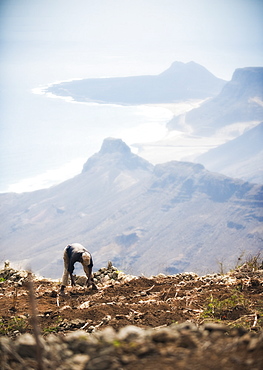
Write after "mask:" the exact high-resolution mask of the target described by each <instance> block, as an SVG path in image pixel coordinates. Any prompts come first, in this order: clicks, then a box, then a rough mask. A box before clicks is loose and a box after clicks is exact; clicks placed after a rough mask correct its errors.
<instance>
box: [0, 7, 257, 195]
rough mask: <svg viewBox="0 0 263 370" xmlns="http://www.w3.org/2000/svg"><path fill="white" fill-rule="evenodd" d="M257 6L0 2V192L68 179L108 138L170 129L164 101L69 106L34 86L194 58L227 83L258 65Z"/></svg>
mask: <svg viewBox="0 0 263 370" xmlns="http://www.w3.org/2000/svg"><path fill="white" fill-rule="evenodd" d="M262 10H263V3H262V2H261V1H257V0H241V1H240V0H231V1H229V0H227V1H224V0H223V1H222V0H220V1H219V0H215V1H213V7H211V1H210V0H200V1H198V2H196V1H195V0H187V1H185V2H181V1H176V0H175V1H171V0H162V1H161V0H152V1H148V0H140V1H139V0H132V1H131V0H128V1H125V2H123V1H120V0H113V1H111V2H109V1H108V0H107V1H106V0H98V1H96V2H94V1H90V0H85V1H84V0H76V1H71V0H63V1H61V0H46V1H45V2H36V1H35V0H21V1H19V2H17V1H16V0H2V1H1V3H0V18H1V19H0V27H1V29H0V31H1V32H0V41H1V53H0V68H1V69H0V73H1V76H0V77H1V90H0V115H1V116H0V135H1V139H0V140H1V142H0V148H1V149H0V168H1V176H0V191H1V192H5V191H16V192H21V191H31V190H35V189H39V188H42V187H48V186H50V185H52V184H55V183H58V182H61V181H64V180H65V179H67V178H70V177H72V176H74V175H75V174H77V173H79V172H80V171H81V168H82V165H83V163H84V162H85V161H86V160H87V159H88V158H89V157H90V156H91V155H92V154H94V153H95V152H97V151H98V150H99V149H100V146H101V144H102V141H103V139H104V138H105V137H108V136H113V137H120V138H122V139H123V140H124V141H125V142H126V143H127V144H129V145H132V144H133V143H145V142H148V143H149V142H155V141H156V140H159V139H162V138H163V137H166V136H167V131H166V129H165V123H166V122H167V121H169V119H170V118H171V116H172V113H171V111H170V110H169V109H166V108H164V107H149V106H136V107H132V106H129V107H127V106H126V107H123V106H112V105H94V104H89V105H83V104H74V103H69V102H67V101H65V100H62V99H52V98H50V97H47V96H45V95H40V94H35V93H34V91H32V90H34V89H36V88H40V87H41V86H43V85H47V84H50V83H54V82H55V81H57V80H68V79H74V78H91V77H104V76H128V75H145V74H158V73H161V72H163V71H164V70H165V69H167V68H169V66H170V65H171V63H172V62H174V61H182V62H188V61H190V60H194V61H195V62H197V63H199V64H201V65H203V66H204V67H206V68H207V69H208V70H209V71H211V72H212V73H213V74H215V75H216V76H217V77H220V78H224V79H226V80H230V79H231V76H232V73H233V72H234V70H235V69H236V68H240V67H246V66H260V65H262V61H263V55H262V50H263V47H262V40H263V36H262V35H263V32H262V31H263V30H262V18H261V14H262ZM168 138H169V137H168ZM188 146H189V145H188ZM133 150H136V148H135V147H133ZM154 150H155V154H154V155H155V156H156V149H154ZM166 153H167V152H166ZM139 154H140V153H139ZM157 154H158V153H157ZM186 154H187V153H186ZM169 155H170V154H169ZM172 155H173V153H171V155H170V157H171V158H172ZM158 156H159V158H160V159H159V160H160V161H164V160H165V156H166V154H165V155H164V153H163V152H161V151H160V152H159V154H158V155H157V157H158ZM180 156H181V157H183V156H184V153H181V154H180ZM148 159H149V160H152V161H156V159H154V158H153V156H152V155H149V158H148ZM157 159H158V158H157ZM174 159H180V158H179V153H178V158H174Z"/></svg>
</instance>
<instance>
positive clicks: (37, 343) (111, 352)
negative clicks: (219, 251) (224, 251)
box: [0, 258, 263, 370]
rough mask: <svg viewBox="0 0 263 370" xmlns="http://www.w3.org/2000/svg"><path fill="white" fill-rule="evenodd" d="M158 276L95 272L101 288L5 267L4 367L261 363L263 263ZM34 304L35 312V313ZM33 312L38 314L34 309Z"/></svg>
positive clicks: (0, 328) (0, 290) (0, 352)
mask: <svg viewBox="0 0 263 370" xmlns="http://www.w3.org/2000/svg"><path fill="white" fill-rule="evenodd" d="M256 261H257V259H256V258H254V259H251V260H250V262H249V263H246V264H243V265H241V267H239V268H236V269H235V270H233V271H231V272H229V273H227V274H213V275H205V276H198V275H197V274H195V273H192V272H189V273H187V272H186V273H181V274H176V275H167V276H166V275H157V276H152V277H150V278H146V277H144V276H137V277H135V276H131V275H126V274H124V273H123V272H120V271H118V270H117V269H116V268H115V267H113V266H112V264H111V263H109V264H108V266H107V267H105V268H102V269H100V270H99V271H97V272H95V274H94V277H95V280H96V283H97V286H98V290H97V291H94V290H90V289H88V288H85V287H84V286H83V285H84V284H85V278H84V277H77V281H78V285H77V286H76V287H75V288H71V287H68V288H67V290H66V293H65V295H63V296H62V295H60V294H59V282H58V281H54V280H49V279H42V278H37V277H33V278H32V275H31V274H29V273H28V272H26V271H16V270H14V269H12V268H11V267H9V266H8V265H7V266H6V267H5V268H4V269H3V270H2V271H0V279H1V283H0V302H1V304H0V310H1V321H0V332H1V338H0V358H1V369H6V370H7V369H25V368H26V369H36V368H38V369H54V368H58V369H72V368H74V369H135V368H136V369H139V370H140V369H160V367H162V368H163V369H174V368H177V369H204V368H205V369H223V368H224V369H238V370H242V369H261V368H262V364H263V269H262V266H260V265H259V264H256V263H255V262H256ZM34 307H35V310H34ZM34 312H35V313H34Z"/></svg>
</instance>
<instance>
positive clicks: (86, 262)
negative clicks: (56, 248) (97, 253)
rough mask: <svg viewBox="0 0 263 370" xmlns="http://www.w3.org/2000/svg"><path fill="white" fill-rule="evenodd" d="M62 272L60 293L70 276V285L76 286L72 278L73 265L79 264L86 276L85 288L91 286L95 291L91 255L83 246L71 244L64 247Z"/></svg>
mask: <svg viewBox="0 0 263 370" xmlns="http://www.w3.org/2000/svg"><path fill="white" fill-rule="evenodd" d="M63 259H64V272H63V276H62V284H61V289H60V291H61V292H64V289H65V287H66V286H67V285H68V280H69V276H70V280H71V285H72V286H73V285H76V284H75V281H74V277H73V271H74V264H75V263H76V262H80V263H81V264H82V266H83V269H84V272H85V274H86V276H87V278H88V279H87V286H90V285H92V289H93V290H97V287H96V285H95V283H94V280H93V276H92V267H93V261H92V256H91V254H90V253H89V252H88V251H87V249H86V248H84V247H83V245H81V244H79V243H73V244H69V245H67V246H66V248H65V249H64V255H63Z"/></svg>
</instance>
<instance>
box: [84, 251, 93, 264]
mask: <svg viewBox="0 0 263 370" xmlns="http://www.w3.org/2000/svg"><path fill="white" fill-rule="evenodd" d="M90 259H91V258H90V254H89V253H88V252H84V253H83V254H82V263H83V266H89V265H90Z"/></svg>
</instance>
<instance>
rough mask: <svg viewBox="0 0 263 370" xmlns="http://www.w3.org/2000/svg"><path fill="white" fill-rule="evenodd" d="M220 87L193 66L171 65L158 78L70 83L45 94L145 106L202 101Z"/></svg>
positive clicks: (90, 79)
mask: <svg viewBox="0 0 263 370" xmlns="http://www.w3.org/2000/svg"><path fill="white" fill-rule="evenodd" d="M224 84H225V81H224V80H221V79H219V78H217V77H215V76H214V75H213V74H212V73H210V72H209V71H208V70H207V69H206V68H204V67H202V66H201V65H199V64H197V63H194V62H189V63H181V62H174V63H173V64H172V65H171V67H170V68H169V69H168V70H166V71H164V72H163V73H161V74H159V75H154V76H131V77H115V78H89V79H83V80H74V81H70V82H62V83H59V84H53V85H52V86H50V87H49V88H48V89H47V91H48V92H51V93H52V94H55V95H58V96H71V97H73V99H74V100H76V101H86V102H89V101H92V102H99V103H114V104H146V103H170V102H175V101H183V100H188V99H204V98H207V97H211V96H215V95H217V94H218V93H219V92H220V90H221V89H222V87H223V86H224Z"/></svg>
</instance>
